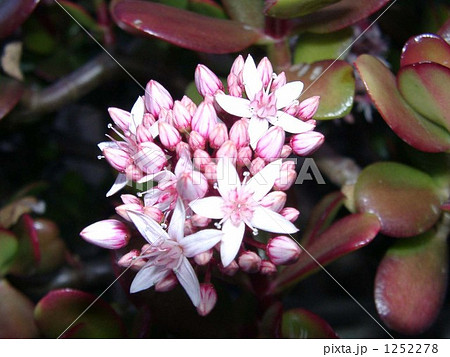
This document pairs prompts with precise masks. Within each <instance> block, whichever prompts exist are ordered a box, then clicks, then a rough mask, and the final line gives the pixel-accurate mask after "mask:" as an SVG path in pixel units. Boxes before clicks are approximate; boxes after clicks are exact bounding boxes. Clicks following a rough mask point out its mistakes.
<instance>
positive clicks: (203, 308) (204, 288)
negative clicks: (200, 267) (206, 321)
mask: <svg viewBox="0 0 450 357" xmlns="http://www.w3.org/2000/svg"><path fill="white" fill-rule="evenodd" d="M216 302H217V293H216V289H214V286H213V285H212V284H205V283H202V284H200V305H199V306H198V307H197V312H198V314H199V315H200V316H206V315H208V314H209V313H210V312H211V310H212V309H213V308H214V306H215V305H216Z"/></svg>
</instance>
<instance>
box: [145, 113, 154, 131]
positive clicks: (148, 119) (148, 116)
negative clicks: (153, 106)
mask: <svg viewBox="0 0 450 357" xmlns="http://www.w3.org/2000/svg"><path fill="white" fill-rule="evenodd" d="M155 123H156V119H155V117H154V116H153V115H152V114H150V113H144V117H143V118H142V124H143V125H145V126H146V127H148V128H150V127H151V126H152V125H153V124H155Z"/></svg>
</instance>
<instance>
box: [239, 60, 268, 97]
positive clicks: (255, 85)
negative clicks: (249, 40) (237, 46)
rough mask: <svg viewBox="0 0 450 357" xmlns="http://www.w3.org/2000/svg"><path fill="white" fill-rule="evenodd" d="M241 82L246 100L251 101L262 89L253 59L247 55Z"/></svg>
mask: <svg viewBox="0 0 450 357" xmlns="http://www.w3.org/2000/svg"><path fill="white" fill-rule="evenodd" d="M242 81H243V82H244V87H245V93H246V94H247V98H248V99H250V100H253V99H254V98H255V95H256V93H258V92H259V91H260V90H261V89H263V84H262V81H261V78H260V76H259V74H258V70H257V69H256V64H255V61H254V60H253V57H252V56H250V55H248V56H247V59H246V60H245V64H244V69H243V71H242Z"/></svg>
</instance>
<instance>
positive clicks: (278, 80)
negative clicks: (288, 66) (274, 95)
mask: <svg viewBox="0 0 450 357" xmlns="http://www.w3.org/2000/svg"><path fill="white" fill-rule="evenodd" d="M285 84H286V74H285V73H284V72H281V73H280V74H279V75H278V76H276V77H275V79H274V80H273V82H272V85H271V87H270V89H271V91H272V92H274V91H276V90H277V89H279V88H281V87H283V86H284V85H285Z"/></svg>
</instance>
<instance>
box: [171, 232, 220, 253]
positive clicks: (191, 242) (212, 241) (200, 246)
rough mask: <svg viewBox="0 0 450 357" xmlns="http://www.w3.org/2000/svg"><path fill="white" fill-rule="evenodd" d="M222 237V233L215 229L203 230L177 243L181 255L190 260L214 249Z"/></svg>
mask: <svg viewBox="0 0 450 357" xmlns="http://www.w3.org/2000/svg"><path fill="white" fill-rule="evenodd" d="M222 237H223V232H222V231H219V230H217V229H203V230H201V231H198V232H197V233H194V234H191V235H189V236H187V237H184V238H182V239H181V240H180V241H179V243H180V245H181V246H182V247H183V254H184V255H185V256H186V257H188V258H190V257H193V256H194V255H197V254H200V253H203V252H205V251H207V250H208V249H210V248H212V247H214V246H215V245H216V244H217V243H219V242H220V240H221V239H222Z"/></svg>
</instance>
